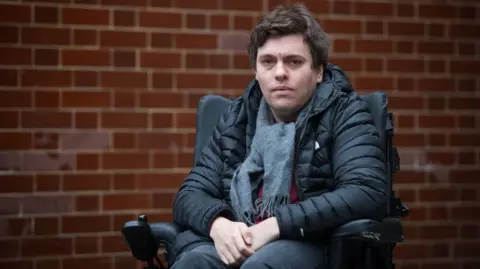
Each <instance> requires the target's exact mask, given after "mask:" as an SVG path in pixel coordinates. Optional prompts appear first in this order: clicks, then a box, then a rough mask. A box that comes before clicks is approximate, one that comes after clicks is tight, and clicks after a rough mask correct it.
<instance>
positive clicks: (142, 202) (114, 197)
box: [102, 193, 153, 211]
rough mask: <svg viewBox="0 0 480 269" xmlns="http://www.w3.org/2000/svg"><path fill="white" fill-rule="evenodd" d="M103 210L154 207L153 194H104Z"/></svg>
mask: <svg viewBox="0 0 480 269" xmlns="http://www.w3.org/2000/svg"><path fill="white" fill-rule="evenodd" d="M102 204H103V210H107V211H114V210H129V209H148V208H152V206H153V201H152V196H151V195H150V194H148V193H135V194H105V195H104V196H103V201H102Z"/></svg>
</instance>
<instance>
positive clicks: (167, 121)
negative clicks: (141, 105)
mask: <svg viewBox="0 0 480 269" xmlns="http://www.w3.org/2000/svg"><path fill="white" fill-rule="evenodd" d="M150 127H151V128H170V127H173V114H171V113H153V114H152V115H151V126H150Z"/></svg>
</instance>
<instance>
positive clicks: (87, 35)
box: [73, 29, 99, 46]
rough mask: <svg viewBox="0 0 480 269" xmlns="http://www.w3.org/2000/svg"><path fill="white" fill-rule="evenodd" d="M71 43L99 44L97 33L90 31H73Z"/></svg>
mask: <svg viewBox="0 0 480 269" xmlns="http://www.w3.org/2000/svg"><path fill="white" fill-rule="evenodd" d="M73 43H74V44H75V45H92V46H93V45H97V44H98V43H99V32H98V31H97V30H90V29H88V30H86V29H74V30H73Z"/></svg>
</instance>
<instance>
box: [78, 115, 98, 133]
mask: <svg viewBox="0 0 480 269" xmlns="http://www.w3.org/2000/svg"><path fill="white" fill-rule="evenodd" d="M74 118H75V128H77V129H97V128H98V125H99V124H98V122H99V121H98V113H96V112H76V113H75V115H74Z"/></svg>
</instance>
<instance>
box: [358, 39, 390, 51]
mask: <svg viewBox="0 0 480 269" xmlns="http://www.w3.org/2000/svg"><path fill="white" fill-rule="evenodd" d="M355 51H356V52H364V53H391V52H392V51H393V42H392V41H390V40H356V41H355Z"/></svg>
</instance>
